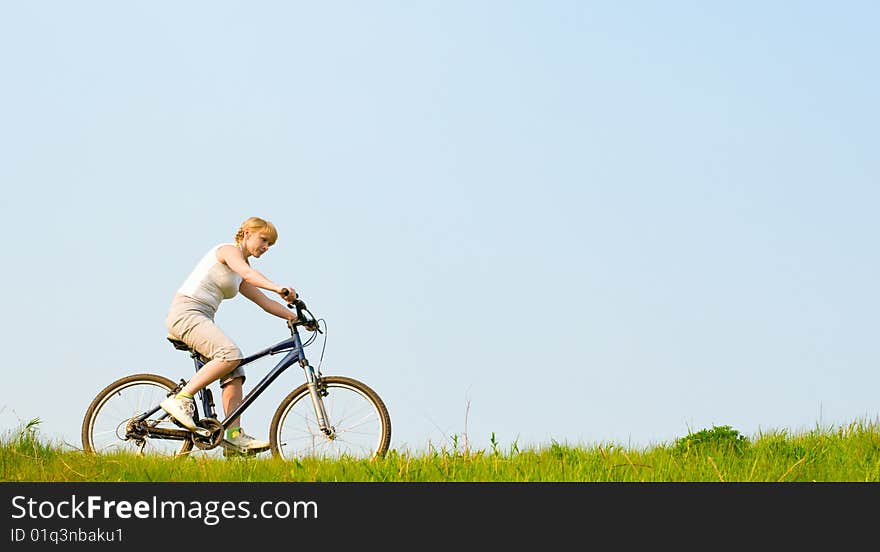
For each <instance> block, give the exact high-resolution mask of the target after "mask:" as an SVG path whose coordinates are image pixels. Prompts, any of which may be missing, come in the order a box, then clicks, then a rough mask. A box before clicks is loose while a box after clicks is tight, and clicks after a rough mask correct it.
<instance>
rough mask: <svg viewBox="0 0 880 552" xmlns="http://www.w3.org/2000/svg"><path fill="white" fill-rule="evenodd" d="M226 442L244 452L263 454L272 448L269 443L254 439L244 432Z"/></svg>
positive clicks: (228, 438)
mask: <svg viewBox="0 0 880 552" xmlns="http://www.w3.org/2000/svg"><path fill="white" fill-rule="evenodd" d="M225 441H226V442H227V443H229V444H231V445H233V446H234V447H236V448H237V449H238V450H240V451H243V452H263V451H264V450H269V447H270V444H269V442H268V441H260V440H259V439H254V438H253V437H251V436H250V435H248V434H247V433H245V432H244V431H240V432H239V433H238V435H236V436H235V437H227V438H226V439H225Z"/></svg>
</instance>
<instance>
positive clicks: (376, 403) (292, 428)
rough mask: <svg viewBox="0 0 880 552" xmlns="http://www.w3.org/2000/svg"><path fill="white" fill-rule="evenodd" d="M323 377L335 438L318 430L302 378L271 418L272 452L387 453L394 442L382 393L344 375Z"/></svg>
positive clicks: (290, 454)
mask: <svg viewBox="0 0 880 552" xmlns="http://www.w3.org/2000/svg"><path fill="white" fill-rule="evenodd" d="M321 381H322V383H323V384H324V385H325V386H326V390H327V393H328V394H327V396H325V397H323V401H324V408H325V410H326V412H327V418H328V422H329V425H330V426H333V427H334V428H335V434H334V438H333V439H330V438H328V437H327V436H325V435H324V434H323V433H322V432H321V430H320V429H319V427H318V421H317V419H316V416H315V412H314V407H313V406H312V401H311V398H310V397H309V388H308V385H307V384H305V383H304V384H302V385H300V386H299V387H297V388H296V389H294V390H293V391H291V392H290V393H289V394H288V395H287V396H286V397H284V399H282V401H281V403H280V404H279V405H278V409H277V410H276V411H275V415H274V416H273V417H272V423H271V425H270V427H269V442H270V444H271V450H272V455H273V456H274V457H275V458H280V459H286V460H291V459H295V458H303V457H318V458H322V459H340V458H352V459H367V458H369V459H375V458H380V457H383V456H384V455H385V453H386V452H388V447H389V445H390V443H391V416H390V415H389V414H388V409H387V408H386V407H385V403H384V402H382V399H381V398H380V397H379V395H378V394H377V393H376V392H375V391H373V390H372V389H371V388H370V387H369V386H367V385H366V384H364V383H362V382H360V381H358V380H355V379H352V378H348V377H345V376H324V377H323V378H321ZM355 430H357V431H355Z"/></svg>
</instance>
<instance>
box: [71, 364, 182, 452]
mask: <svg viewBox="0 0 880 552" xmlns="http://www.w3.org/2000/svg"><path fill="white" fill-rule="evenodd" d="M175 387H176V384H175V383H174V382H173V381H171V380H170V379H168V378H166V377H163V376H158V375H156V374H136V375H133V376H126V377H124V378H122V379H119V380H116V381H114V382H113V383H111V384H110V385H108V386H107V387H105V388H104V389H103V390H101V392H100V393H98V395H97V396H96V397H95V399H94V400H93V401H92V403H91V404H90V405H89V408H88V410H86V415H85V418H84V419H83V424H82V444H83V450H85V451H86V452H90V453H94V454H109V453H115V452H130V453H137V454H140V453H143V454H157V455H164V456H175V455H178V454H184V453H187V452H189V450H190V449H192V446H193V443H192V440H190V439H159V438H154V437H149V436H141V438H132V437H131V436H130V435H126V434H127V431H126V428H127V426H128V424H129V421H130V420H131V419H132V418H134V417H135V416H139V415H141V414H143V413H144V412H146V411H147V410H149V409H152V408H154V407H155V406H156V405H158V404H159V403H160V402H161V401H162V400H163V399H164V398H165V397H167V396H168V394H169V393H170V392H171V391H172V390H173V389H174V388H175ZM144 425H145V426H148V427H151V428H169V429H179V427H178V426H176V425H175V424H174V423H173V422H172V421H171V419H170V418H169V417H168V415H167V414H166V413H165V411H164V410H162V409H159V410H158V411H157V412H155V413H154V414H153V415H152V416H150V417H149V418H147V420H145V422H144Z"/></svg>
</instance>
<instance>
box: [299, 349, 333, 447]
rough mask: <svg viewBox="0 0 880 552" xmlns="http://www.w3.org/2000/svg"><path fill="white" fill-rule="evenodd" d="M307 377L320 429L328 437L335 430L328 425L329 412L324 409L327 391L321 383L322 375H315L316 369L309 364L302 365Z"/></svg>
mask: <svg viewBox="0 0 880 552" xmlns="http://www.w3.org/2000/svg"><path fill="white" fill-rule="evenodd" d="M302 368H303V371H304V372H305V375H306V384H307V385H308V388H309V396H311V398H312V406H314V407H315V416H316V417H317V418H318V427H319V428H320V429H321V431H322V432H323V433H324V435H327V436H328V437H329V436H331V435H332V434H333V428H332V427H330V425H329V424H328V423H327V411H326V410H325V409H324V400H323V399H322V397H324V396H326V395H327V389H326V388H325V387H324V385H322V383H321V376H320V374H318V375H315V369H314V368H312V367H311V366H310V365H309V364H308V363H307V362H303V363H302Z"/></svg>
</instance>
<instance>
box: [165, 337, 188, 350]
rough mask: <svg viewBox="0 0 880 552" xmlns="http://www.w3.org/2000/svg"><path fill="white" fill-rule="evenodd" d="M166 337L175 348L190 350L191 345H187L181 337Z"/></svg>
mask: <svg viewBox="0 0 880 552" xmlns="http://www.w3.org/2000/svg"><path fill="white" fill-rule="evenodd" d="M165 339H167V340H168V341H170V342H171V344H172V345H174V348H175V349H178V350H181V351H189V345H187V344H186V343H184V342H183V341H180V340H179V339H174V338H173V337H166V338H165Z"/></svg>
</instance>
